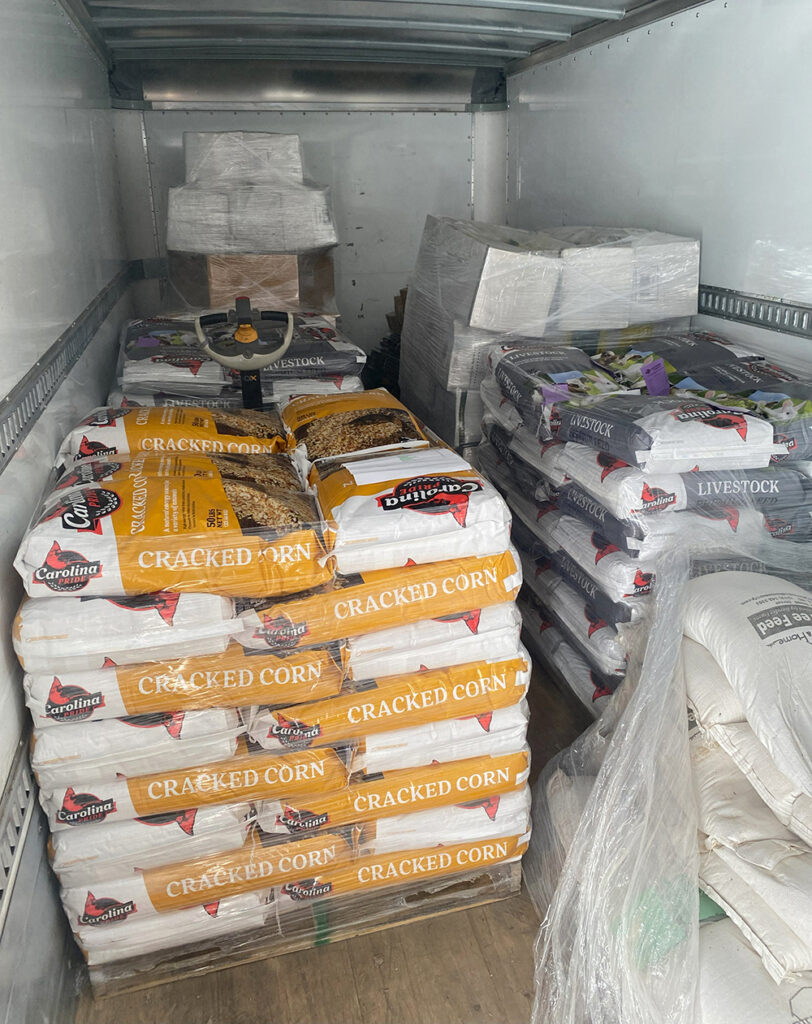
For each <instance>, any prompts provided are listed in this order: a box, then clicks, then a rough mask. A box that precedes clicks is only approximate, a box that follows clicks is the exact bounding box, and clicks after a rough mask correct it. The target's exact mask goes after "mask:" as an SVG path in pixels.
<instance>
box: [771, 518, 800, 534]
mask: <svg viewBox="0 0 812 1024" xmlns="http://www.w3.org/2000/svg"><path fill="white" fill-rule="evenodd" d="M764 526H765V527H766V529H767V532H768V533H770V534H771V535H772V536H773V537H788V536H789V535H790V534H792V533H795V526H794V524H793V523H789V522H787V520H786V519H779V518H778V517H777V516H769V517H767V516H765V518H764Z"/></svg>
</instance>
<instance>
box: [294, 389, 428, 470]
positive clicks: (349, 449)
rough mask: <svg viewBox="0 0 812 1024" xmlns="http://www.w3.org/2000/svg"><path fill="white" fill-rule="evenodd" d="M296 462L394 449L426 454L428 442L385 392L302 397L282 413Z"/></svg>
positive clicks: (411, 420) (413, 422) (393, 399)
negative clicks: (416, 450) (423, 449)
mask: <svg viewBox="0 0 812 1024" xmlns="http://www.w3.org/2000/svg"><path fill="white" fill-rule="evenodd" d="M282 422H283V424H284V427H285V432H286V433H287V437H288V444H289V447H290V449H291V450H292V451H293V452H294V453H295V456H294V457H295V458H296V460H297V461H298V462H299V463H300V464H302V465H307V464H308V463H311V462H316V461H318V460H319V459H328V458H333V459H334V458H339V457H340V456H342V455H351V454H353V453H360V452H383V451H391V450H393V449H397V448H425V447H428V444H429V441H428V438H427V437H426V435H425V433H424V432H423V430H422V429H421V428H420V426H419V424H418V422H417V420H416V419H415V418H414V416H412V414H411V413H410V412H409V410H408V409H407V408H406V406H405V405H402V404H401V403H400V402H399V401H398V400H397V399H396V398H393V396H392V395H390V394H389V392H388V391H387V390H386V389H385V388H376V389H374V390H373V391H358V392H352V393H349V394H344V395H303V396H302V397H301V398H295V399H294V400H293V401H292V402H289V403H288V404H287V405H286V406H285V408H284V409H283V411H282Z"/></svg>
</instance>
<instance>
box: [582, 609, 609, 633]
mask: <svg viewBox="0 0 812 1024" xmlns="http://www.w3.org/2000/svg"><path fill="white" fill-rule="evenodd" d="M584 618H585V619H586V621H587V622H588V623H589V626H588V627H587V631H586V634H587V637H589V638H591V637H592V636H593V634H595V633H597V632H598V631H599V630H601V629H606V622H605V621H604V620H603V619H599V618H594V617H593V616H592V615H591V613H590V612H589V609H587V608H584Z"/></svg>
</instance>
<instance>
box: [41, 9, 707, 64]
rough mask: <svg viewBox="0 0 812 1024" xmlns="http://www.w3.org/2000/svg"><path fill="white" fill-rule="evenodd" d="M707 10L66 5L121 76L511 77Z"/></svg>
mask: <svg viewBox="0 0 812 1024" xmlns="http://www.w3.org/2000/svg"><path fill="white" fill-rule="evenodd" d="M700 2H706V0H408V2H407V0H233V2H231V3H230V2H228V0H61V3H62V4H63V6H65V7H67V8H68V9H69V10H70V11H71V13H72V14H73V16H74V17H75V18H76V19H77V20H78V21H79V22H80V23H81V25H82V27H83V28H84V30H85V33H86V34H87V35H88V36H89V37H90V38H91V39H92V41H93V42H94V44H95V45H96V47H97V49H99V50H100V51H101V52H102V53H103V54H104V55H105V58H106V59H107V60H108V62H109V63H110V65H111V66H112V67H116V68H123V67H124V66H125V65H126V64H127V63H128V62H136V61H142V62H143V61H147V62H156V61H170V62H171V61H173V60H183V61H189V60H206V61H211V60H217V59H230V60H234V59H237V58H240V59H270V60H277V61H292V60H293V61H298V62H302V63H305V62H306V63H308V64H313V63H322V64H323V63H324V62H328V63H332V62H346V61H351V62H353V63H355V64H358V63H364V64H369V63H375V64H380V63H400V64H419V65H434V66H437V65H442V66H445V67H465V68H498V69H502V70H505V69H506V70H508V71H510V70H511V69H512V68H519V67H522V66H526V65H527V64H529V63H535V62H537V61H539V60H543V59H546V56H547V53H552V52H566V51H569V50H571V49H573V48H576V47H577V45H578V40H579V39H581V38H582V37H583V38H586V37H587V36H588V37H589V38H590V40H591V39H593V38H595V37H596V34H597V35H601V36H603V37H606V36H607V35H610V34H611V35H614V34H617V33H618V32H622V31H625V29H626V26H627V22H628V23H631V22H635V23H639V22H640V19H641V18H644V19H645V20H654V19H655V18H658V17H663V16H666V15H667V14H669V13H673V11H675V10H682V9H684V8H687V7H692V6H697V4H698V3H700ZM629 27H632V25H631V24H629Z"/></svg>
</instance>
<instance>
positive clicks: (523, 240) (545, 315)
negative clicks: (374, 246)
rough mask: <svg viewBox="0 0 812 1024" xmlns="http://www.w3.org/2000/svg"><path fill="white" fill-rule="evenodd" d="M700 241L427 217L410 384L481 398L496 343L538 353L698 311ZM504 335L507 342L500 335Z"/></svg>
mask: <svg viewBox="0 0 812 1024" xmlns="http://www.w3.org/2000/svg"><path fill="white" fill-rule="evenodd" d="M698 272H699V243H698V242H697V241H695V240H694V239H689V238H680V237H677V236H674V235H665V234H662V233H659V232H651V231H646V230H643V229H638V228H620V229H612V228H547V229H543V230H541V231H522V230H519V229H517V228H510V227H505V226H500V225H491V224H481V223H471V222H467V221H457V220H453V219H451V218H448V217H439V218H438V217H431V216H430V217H428V218H427V220H426V226H425V228H424V232H423V238H422V241H421V246H420V251H419V253H418V258H417V265H416V268H415V273H414V277H413V280H412V282H411V284H410V288H409V297H408V300H407V304H406V318H405V322H404V331H403V373H402V378H403V381H402V383H403V384H409V383H410V382H411V381H414V387H413V388H412V390H413V391H414V392H415V393H417V392H419V390H420V388H419V387H418V382H422V379H423V378H426V377H427V376H428V377H431V378H433V379H434V380H436V381H438V382H439V383H440V385H441V387H444V388H447V389H449V390H452V389H462V390H470V389H472V388H475V387H476V386H477V385H478V383H479V381H480V380H481V378H482V375H483V372H484V356H485V350H486V348H487V346H488V339H489V337H490V340H491V342H492V343H493V344H496V343H499V342H500V341H502V342H503V343H505V342H509V343H514V344H517V345H523V344H527V343H528V340H530V339H538V338H542V337H545V336H551V335H559V336H560V335H564V334H567V333H568V332H572V331H589V330H606V329H607V328H616V329H617V328H625V327H626V326H627V325H629V324H647V323H651V322H652V321H665V320H673V319H676V318H684V317H688V316H691V315H693V314H694V313H696V308H697V292H698ZM500 336H501V337H500Z"/></svg>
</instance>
